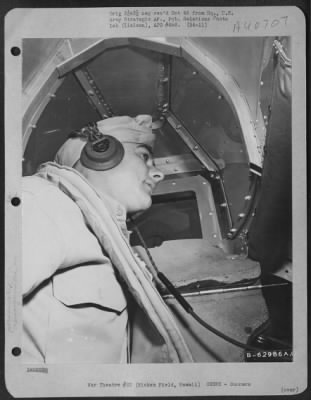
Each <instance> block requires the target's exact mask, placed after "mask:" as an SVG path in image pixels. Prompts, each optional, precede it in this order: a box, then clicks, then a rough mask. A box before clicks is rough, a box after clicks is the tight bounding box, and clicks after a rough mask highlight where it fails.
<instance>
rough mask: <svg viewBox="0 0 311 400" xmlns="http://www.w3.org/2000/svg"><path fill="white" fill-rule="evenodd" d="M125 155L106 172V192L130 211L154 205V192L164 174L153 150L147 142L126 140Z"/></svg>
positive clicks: (142, 209)
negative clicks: (145, 143) (154, 158)
mask: <svg viewBox="0 0 311 400" xmlns="http://www.w3.org/2000/svg"><path fill="white" fill-rule="evenodd" d="M122 144H123V146H124V151H125V152H124V158H123V160H122V161H121V163H120V164H119V165H117V166H116V167H114V168H112V169H111V170H109V171H105V172H103V182H102V185H101V186H102V191H103V192H105V193H107V194H108V195H110V196H111V197H113V198H114V199H115V200H117V201H119V202H120V203H121V204H122V205H123V206H124V207H125V209H126V211H127V212H128V213H133V212H138V211H144V210H146V209H148V208H149V207H150V206H151V202H152V200H151V195H152V192H153V190H154V188H155V186H156V185H157V184H158V183H159V182H160V181H161V180H162V179H163V177H164V175H163V173H162V172H161V171H159V170H158V169H157V168H156V167H155V166H154V161H153V157H152V153H151V150H150V149H149V148H148V147H147V146H146V145H144V144H137V143H122Z"/></svg>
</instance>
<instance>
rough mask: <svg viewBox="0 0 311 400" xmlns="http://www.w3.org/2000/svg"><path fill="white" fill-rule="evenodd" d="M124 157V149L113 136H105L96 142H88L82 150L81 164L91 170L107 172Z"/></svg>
mask: <svg viewBox="0 0 311 400" xmlns="http://www.w3.org/2000/svg"><path fill="white" fill-rule="evenodd" d="M123 157H124V147H123V145H122V143H121V142H119V140H117V139H116V138H114V137H113V136H109V135H104V136H103V137H101V138H100V139H97V140H96V141H95V142H88V143H87V144H86V145H85V146H84V147H83V149H82V152H81V157H80V162H81V164H82V165H83V166H84V167H86V168H89V169H93V170H95V171H106V170H108V169H111V168H114V167H116V166H117V165H118V164H120V162H121V161H122V159H123Z"/></svg>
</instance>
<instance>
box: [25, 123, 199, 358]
mask: <svg viewBox="0 0 311 400" xmlns="http://www.w3.org/2000/svg"><path fill="white" fill-rule="evenodd" d="M73 136H75V137H73ZM73 136H72V137H70V138H69V139H68V140H67V141H66V142H65V143H64V145H63V146H62V147H61V148H60V150H59V151H58V153H57V154H56V158H55V162H54V163H46V164H43V165H42V166H41V167H40V168H39V170H38V172H37V173H36V174H35V175H33V176H30V177H25V178H23V181H24V182H23V197H22V207H23V209H22V213H23V214H22V215H23V221H22V226H23V235H22V241H23V258H22V261H23V341H22V354H23V357H24V361H25V362H46V363H72V362H78V363H79V362H94V363H126V362H131V355H130V351H131V349H130V343H129V336H130V335H129V326H128V325H129V318H128V309H127V297H126V293H127V291H129V292H131V294H134V298H135V299H136V300H137V304H139V305H140V307H142V308H143V309H144V312H145V314H149V316H148V318H151V321H152V322H153V325H152V326H156V325H157V324H158V333H160V334H161V333H162V337H163V340H162V341H161V344H164V345H165V346H166V350H167V354H168V355H167V356H166V357H165V356H164V353H165V351H163V350H161V351H160V352H159V349H160V348H161V347H158V354H159V355H160V356H154V355H151V356H150V357H149V356H148V351H147V349H149V348H150V346H149V345H146V346H144V345H142V346H141V349H140V351H141V352H144V351H145V353H146V358H144V356H143V355H140V356H139V357H138V359H139V360H143V361H145V362H163V361H166V362H183V361H192V359H191V355H190V352H189V350H188V348H187V346H186V344H185V343H184V342H183V339H182V337H181V335H180V333H179V331H178V328H177V327H176V333H175V337H174V335H172V334H171V333H169V334H167V332H168V331H169V332H171V331H174V329H175V327H174V326H173V327H172V328H170V324H171V325H172V324H174V323H173V322H172V321H171V320H170V318H171V317H170V315H168V314H167V313H168V309H167V308H166V306H165V304H164V302H163V301H162V299H161V298H160V296H159V294H158V293H157V292H156V290H155V289H154V286H153V287H152V286H151V284H152V279H151V278H150V276H149V275H150V274H149V273H148V272H147V271H146V266H145V265H143V263H142V261H141V260H139V259H137V257H136V256H135V255H134V257H132V256H133V253H131V251H132V250H131V249H130V246H129V232H128V230H127V227H126V217H127V215H128V214H130V213H134V212H138V211H144V210H146V209H148V208H149V207H150V206H151V194H152V191H153V189H154V188H155V186H156V184H157V183H159V182H160V181H161V180H162V179H163V174H162V172H161V171H159V170H158V169H157V168H156V167H155V165H154V161H153V158H152V153H151V151H152V147H153V144H154V140H155V134H154V133H153V131H152V120H151V117H150V116H147V115H139V116H137V117H136V118H131V117H127V116H122V117H111V118H107V119H105V120H103V121H99V122H97V124H94V125H93V126H92V125H90V126H89V127H86V128H84V129H82V130H81V131H78V132H76V134H75V135H73ZM120 254H121V256H120ZM124 254H125V255H126V256H125V257H127V258H128V259H124V257H123V258H122V256H123V255H124ZM135 257H136V258H135ZM129 260H130V261H129ZM133 271H134V274H133ZM137 276H138V278H137ZM148 296H153V298H155V300H154V299H153V300H152V301H150V304H151V305H150V304H149V297H148ZM157 296H158V297H159V298H158V297H157ZM148 307H149V308H148ZM159 316H160V320H161V321H164V322H163V323H162V322H161V323H158V322H157V321H158V320H159ZM152 318H153V320H152ZM166 328H168V329H167V330H166ZM142 336H144V335H142ZM175 342H177V343H178V344H177V345H175V344H174V343H175ZM176 349H177V350H176Z"/></svg>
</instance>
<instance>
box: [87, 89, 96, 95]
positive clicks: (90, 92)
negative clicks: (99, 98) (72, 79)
mask: <svg viewBox="0 0 311 400" xmlns="http://www.w3.org/2000/svg"><path fill="white" fill-rule="evenodd" d="M87 93H88V95H90V96H94V95H95V93H94V92H93V90H88V92H87Z"/></svg>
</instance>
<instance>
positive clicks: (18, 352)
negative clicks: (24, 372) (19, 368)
mask: <svg viewBox="0 0 311 400" xmlns="http://www.w3.org/2000/svg"><path fill="white" fill-rule="evenodd" d="M12 354H13V356H15V357H18V356H20V355H21V354H22V350H21V348H20V347H13V349H12Z"/></svg>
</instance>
